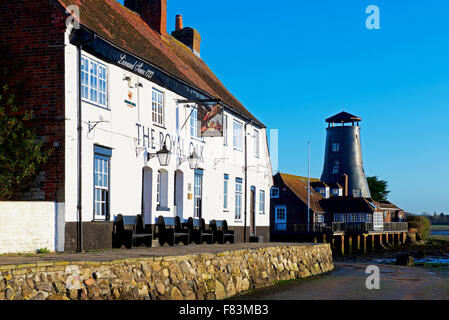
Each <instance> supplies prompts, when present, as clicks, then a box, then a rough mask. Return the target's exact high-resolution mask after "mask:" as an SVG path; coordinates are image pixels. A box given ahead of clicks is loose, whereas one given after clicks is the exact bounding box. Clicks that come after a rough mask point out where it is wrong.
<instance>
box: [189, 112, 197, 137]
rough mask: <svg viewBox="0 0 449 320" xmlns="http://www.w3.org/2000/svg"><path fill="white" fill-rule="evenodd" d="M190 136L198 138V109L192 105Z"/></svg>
mask: <svg viewBox="0 0 449 320" xmlns="http://www.w3.org/2000/svg"><path fill="white" fill-rule="evenodd" d="M190 136H191V137H193V138H198V109H197V108H196V107H193V108H192V110H191V113H190Z"/></svg>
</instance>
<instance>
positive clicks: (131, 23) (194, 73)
mask: <svg viewBox="0 0 449 320" xmlns="http://www.w3.org/2000/svg"><path fill="white" fill-rule="evenodd" d="M57 1H58V2H59V3H60V4H61V5H62V6H63V7H64V8H67V7H68V6H70V5H77V6H78V7H79V9H80V23H81V24H82V25H83V26H85V27H87V28H88V29H90V30H92V31H94V32H95V33H97V34H98V35H99V36H100V37H102V38H104V39H105V40H107V41H109V42H111V43H113V44H115V45H116V46H118V47H120V48H122V49H124V50H126V51H128V52H130V53H132V54H134V55H136V56H137V57H139V58H141V59H143V60H146V61H147V62H149V63H152V64H154V65H155V66H157V67H159V68H160V69H162V70H164V71H166V72H168V73H169V74H171V75H172V76H175V77H177V78H179V79H181V80H183V81H184V82H186V83H188V84H190V85H192V86H193V87H196V88H199V89H201V90H202V91H204V92H206V93H208V94H209V95H211V96H213V97H214V98H219V99H221V100H222V101H223V103H225V104H226V105H228V106H229V107H231V108H232V109H234V110H235V111H237V112H239V113H241V114H243V115H244V116H245V117H247V118H249V119H252V120H255V121H256V122H257V123H259V124H261V125H262V123H261V122H260V121H258V120H257V118H255V117H254V116H253V115H252V114H251V113H250V112H249V111H248V110H247V109H246V108H245V107H244V106H243V105H242V104H241V103H240V101H238V100H237V99H236V98H235V97H234V96H233V95H232V94H231V93H230V92H229V91H228V90H227V89H226V88H225V86H224V85H223V84H222V83H221V82H220V80H218V78H217V77H216V76H215V75H214V74H213V72H212V71H211V70H210V69H209V67H208V66H207V65H206V64H205V63H204V61H203V60H202V59H201V58H199V57H198V56H196V55H195V54H194V53H193V52H192V50H190V48H188V47H187V46H185V45H184V44H183V43H181V42H179V41H178V40H176V39H175V38H174V37H172V36H171V35H168V34H167V35H165V36H161V35H160V34H158V33H157V32H155V31H154V30H153V29H151V28H150V27H149V26H148V25H147V24H146V23H145V22H144V20H142V18H141V17H140V15H139V14H137V13H135V12H133V11H131V10H129V9H128V8H126V7H124V6H123V5H121V4H120V3H119V2H118V1H116V0H57Z"/></svg>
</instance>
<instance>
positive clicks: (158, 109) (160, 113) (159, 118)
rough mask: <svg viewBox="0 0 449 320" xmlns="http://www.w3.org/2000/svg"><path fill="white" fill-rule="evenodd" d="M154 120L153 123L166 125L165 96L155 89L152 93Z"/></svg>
mask: <svg viewBox="0 0 449 320" xmlns="http://www.w3.org/2000/svg"><path fill="white" fill-rule="evenodd" d="M151 106H152V119H153V123H156V124H158V125H161V126H163V125H164V94H163V93H162V92H161V91H159V90H156V89H154V88H153V92H152V104H151Z"/></svg>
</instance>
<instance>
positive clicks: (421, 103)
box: [167, 0, 449, 213]
mask: <svg viewBox="0 0 449 320" xmlns="http://www.w3.org/2000/svg"><path fill="white" fill-rule="evenodd" d="M368 5H377V6H378V7H379V9H380V27H381V29H380V30H368V29H366V27H365V20H366V18H367V17H368V16H369V15H368V14H366V13H365V9H366V7H367V6H368ZM176 14H182V15H183V20H184V26H185V27H193V28H195V29H197V30H198V31H199V32H200V34H201V37H202V43H201V56H202V58H203V60H204V61H205V62H206V63H207V64H208V65H209V67H210V68H211V69H212V71H213V72H214V73H215V74H216V75H217V76H218V78H219V79H220V80H221V81H222V82H223V83H224V84H225V86H226V87H227V88H228V89H229V90H230V91H231V92H232V93H233V94H234V95H235V96H236V97H237V98H238V99H239V100H240V101H241V102H242V103H243V104H244V105H245V106H246V107H247V108H248V109H249V110H250V111H251V112H252V113H253V114H255V115H256V116H257V117H258V118H259V119H260V120H261V121H262V122H263V123H264V124H265V125H266V126H267V127H268V129H279V170H280V171H282V172H288V173H291V174H298V175H307V141H308V140H310V142H311V163H312V165H311V174H312V176H314V177H318V178H319V177H320V176H321V170H322V166H323V159H324V143H325V127H326V125H325V122H324V120H325V118H327V117H329V116H332V115H334V114H336V113H338V112H340V111H342V110H345V111H347V112H350V113H353V114H355V115H358V116H360V117H362V119H363V121H362V122H361V126H362V148H363V158H364V165H365V171H366V173H367V175H369V176H370V175H377V176H378V177H379V178H381V179H385V180H387V181H388V182H389V188H390V190H391V194H390V200H391V201H393V202H394V203H396V204H397V205H398V206H400V207H402V208H403V209H405V210H407V211H410V212H415V213H421V212H424V211H426V212H429V213H433V212H434V211H437V212H438V213H439V212H446V213H449V200H448V199H449V130H448V128H447V125H448V124H449V19H448V17H449V1H447V0H427V1H405V0H394V1H392V0H386V1H384V0H370V1H357V0H345V1H334V0H314V1H297V0H285V1H265V0H258V1H256V0H245V1H242V0H238V1H237V0H227V1H225V2H223V1H210V0H196V1H185V0H183V1H181V0H168V28H167V29H168V30H169V31H172V30H173V29H174V23H175V15H176Z"/></svg>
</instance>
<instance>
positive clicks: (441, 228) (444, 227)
mask: <svg viewBox="0 0 449 320" xmlns="http://www.w3.org/2000/svg"><path fill="white" fill-rule="evenodd" d="M431 230H432V231H449V225H447V224H444V225H443V224H441V225H438V224H433V225H432V226H431Z"/></svg>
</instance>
